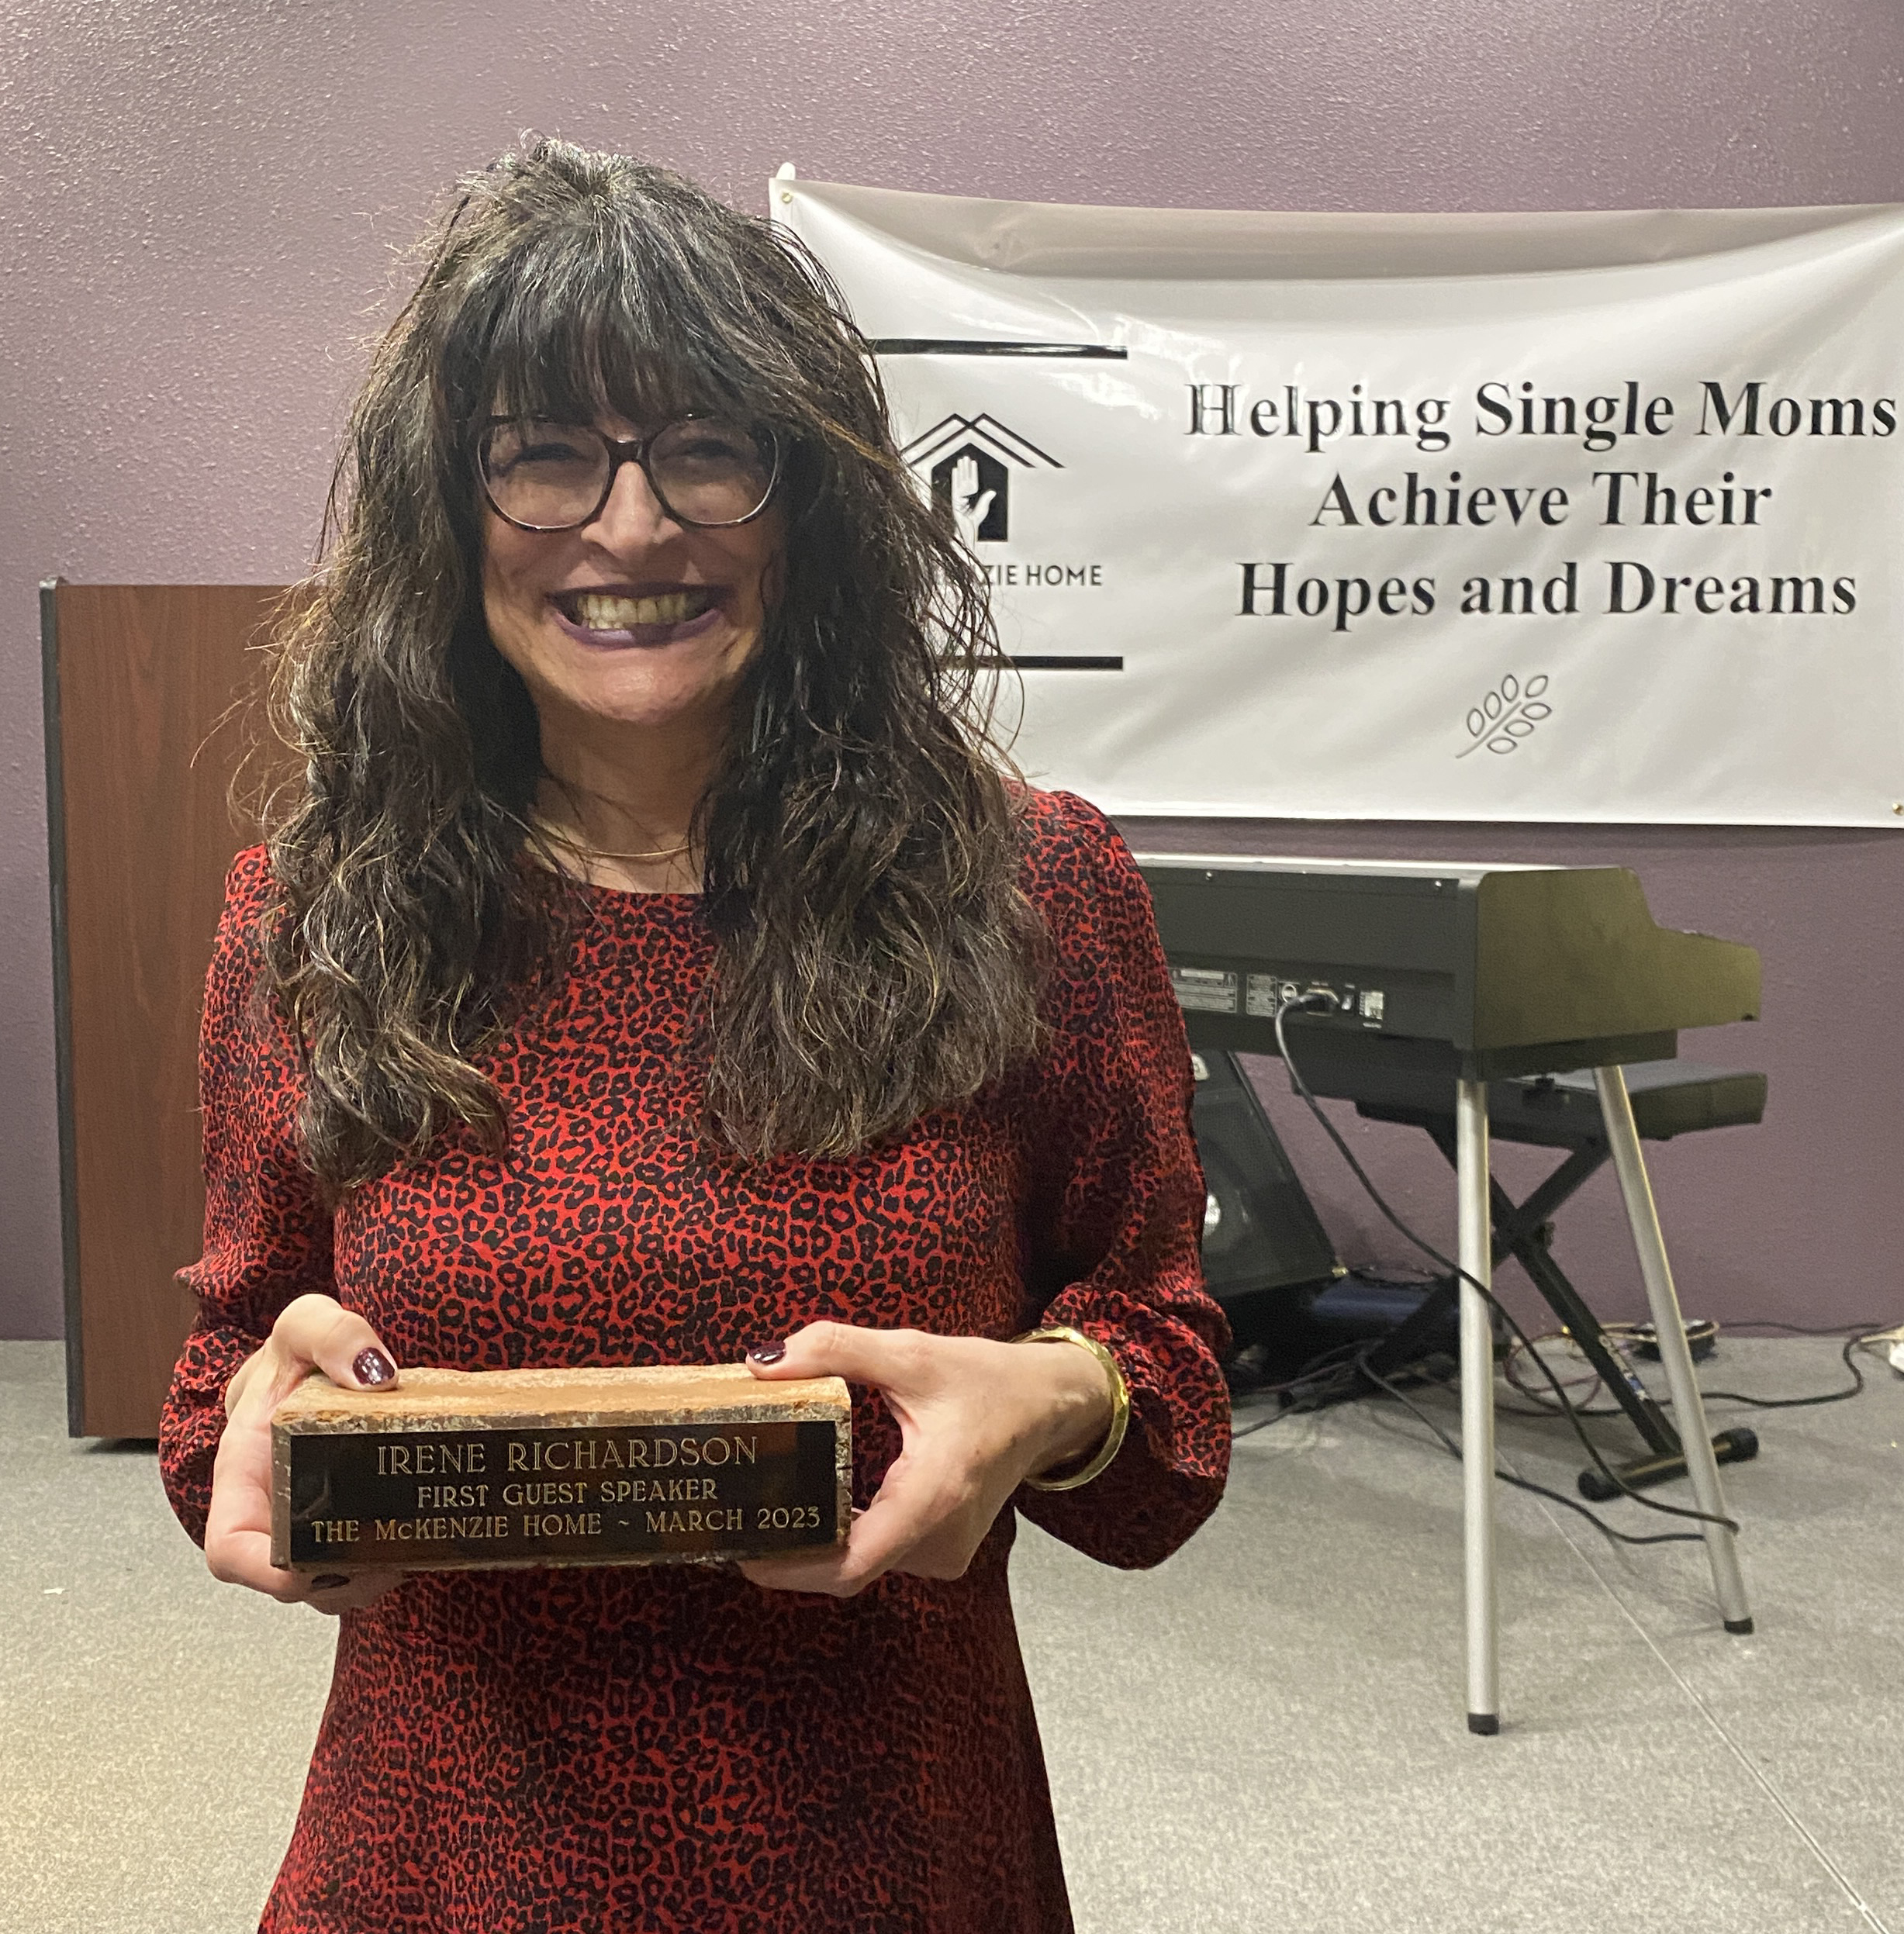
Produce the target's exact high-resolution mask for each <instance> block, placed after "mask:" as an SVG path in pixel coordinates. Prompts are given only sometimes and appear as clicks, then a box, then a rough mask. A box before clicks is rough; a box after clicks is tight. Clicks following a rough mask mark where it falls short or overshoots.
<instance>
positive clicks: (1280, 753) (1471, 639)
mask: <svg viewBox="0 0 1904 1934" xmlns="http://www.w3.org/2000/svg"><path fill="white" fill-rule="evenodd" d="M770 194H771V196H772V212H773V214H774V216H775V217H776V219H778V220H779V221H781V222H783V223H786V225H787V226H789V227H790V228H791V229H792V230H793V231H794V232H795V233H797V234H798V235H799V236H800V237H801V238H802V239H803V240H804V241H805V242H806V243H807V244H808V246H809V247H811V248H812V249H813V250H814V253H815V254H817V256H818V257H819V258H820V259H821V261H822V262H824V264H826V266H827V268H828V269H829V270H830V271H831V273H832V274H833V275H834V276H835V278H837V279H838V282H839V284H840V285H841V288H842V289H843V290H844V291H845V295H846V297H847V299H848V302H849V303H850V305H851V306H852V312H853V314H854V316H855V319H856V320H857V321H858V323H859V326H860V327H861V328H862V330H864V331H865V332H866V335H867V336H868V337H869V338H871V339H873V344H874V347H875V349H876V353H877V354H878V356H879V366H880V370H881V372H882V374H883V377H884V378H885V381H886V386H887V389H888V392H889V393H890V397H891V399H892V405H893V418H894V423H895V427H896V429H897V433H898V437H899V440H900V443H901V444H902V445H904V448H905V453H906V456H907V461H908V462H909V463H911V465H912V466H913V468H914V471H916V473H917V475H918V477H919V479H920V482H921V487H922V488H923V489H929V490H930V491H931V492H932V494H933V495H934V496H935V498H936V499H938V502H940V503H942V505H943V506H945V509H946V510H947V512H948V513H949V515H951V516H953V517H954V518H955V520H957V522H958V523H959V526H960V527H961V528H962V530H964V531H965V533H966V536H967V537H968V539H969V542H970V543H971V545H972V547H973V551H974V552H975V553H976V555H977V556H978V557H979V558H980V560H981V561H983V564H984V565H985V568H986V571H987V575H988V576H989V578H990V581H991V582H992V585H993V587H994V592H993V596H994V599H995V606H996V610H997V618H998V623H999V628H1000V637H1001V640H1002V642H1003V644H1004V649H1005V650H1006V651H1007V653H1009V654H1011V656H1012V658H1014V660H1015V661H1016V662H1017V663H1018V666H1019V667H1020V668H1021V672H1022V705H1023V718H1022V724H1021V729H1020V730H1019V734H1018V740H1017V743H1016V746H1015V748H1014V749H1015V751H1016V755H1017V756H1018V759H1019V761H1020V762H1021V764H1022V765H1023V766H1024V767H1025V769H1026V771H1027V772H1028V773H1030V774H1031V776H1032V777H1033V778H1035V779H1037V780H1038V781H1039V782H1042V783H1047V784H1055V785H1062V786H1069V787H1071V788H1073V789H1076V790H1077V791H1079V792H1081V793H1084V794H1085V795H1086V796H1088V797H1090V799H1092V800H1095V801H1096V802H1097V803H1098V804H1099V805H1101V806H1104V807H1105V808H1106V809H1107V810H1111V811H1113V812H1119V813H1209V814H1245V815H1258V814H1260V815H1289V816H1292V817H1325V818H1336V817H1344V818H1380V819H1517V820H1626V821H1660V822H1670V821H1680V822H1705V823H1729V824H1772V825H1840V826H1873V825H1893V826H1895V825H1900V824H1904V817H1900V816H1904V743H1901V741H1900V726H1901V724H1904V705H1901V704H1900V699H1901V697H1904V691H1901V687H1904V639H1901V638H1900V635H1899V621H1900V618H1904V599H1901V598H1900V591H1901V590H1904V541H1900V537H1901V535H1904V434H1900V432H1899V405H1898V402H1897V395H1898V392H1899V368H1898V365H1899V357H1900V356H1901V355H1904V208H1899V207H1869V208H1834V209H1741V210H1723V211H1712V212H1652V213H1633V214H1618V213H1615V214H1559V215H1556V214H1519V215H1443V216H1382V215H1288V214H1283V215H1275V214H1229V213H1222V212H1195V211H1177V210H1162V209H1116V208H1090V207H1077V208H1067V207H1057V206H1046V205H1039V204H1035V203H1021V202H987V201H976V200H966V199H957V198H953V197H948V196H941V195H908V194H900V193H896V192H888V191H885V190H880V189H873V188H851V187H842V186H838V185H828V184H822V183H815V182H808V181H797V180H793V179H792V178H782V179H776V181H773V182H772V185H771V188H770Z"/></svg>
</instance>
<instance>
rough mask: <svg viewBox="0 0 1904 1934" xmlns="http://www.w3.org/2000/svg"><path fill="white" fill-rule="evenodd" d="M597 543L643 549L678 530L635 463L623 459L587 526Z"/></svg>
mask: <svg viewBox="0 0 1904 1934" xmlns="http://www.w3.org/2000/svg"><path fill="white" fill-rule="evenodd" d="M587 530H588V534H589V536H590V537H593V538H594V539H595V540H596V542H597V543H599V544H602V545H603V546H604V547H606V548H607V549H609V550H611V551H628V550H630V549H637V550H639V549H645V548H646V547H648V546H649V545H651V544H659V543H662V542H664V541H665V540H666V539H668V538H669V537H674V536H676V535H677V534H679V531H680V530H681V526H680V525H679V524H678V523H676V521H675V520H674V519H673V517H672V516H670V515H669V511H668V509H667V506H665V504H663V503H662V501H661V499H659V498H658V496H655V486H654V485H652V484H651V483H650V482H648V472H647V471H644V469H643V468H641V465H639V464H638V463H633V462H629V463H624V464H623V465H620V468H618V469H617V471H616V472H615V479H614V482H613V483H612V484H611V485H610V486H609V492H608V500H607V502H605V503H604V504H603V506H602V507H601V509H600V510H599V511H598V512H596V516H595V520H594V522H593V523H591V524H589V526H588V527H587Z"/></svg>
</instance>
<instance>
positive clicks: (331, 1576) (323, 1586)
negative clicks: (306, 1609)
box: [311, 1571, 351, 1591]
mask: <svg viewBox="0 0 1904 1934" xmlns="http://www.w3.org/2000/svg"><path fill="white" fill-rule="evenodd" d="M350 1582H351V1581H350V1580H349V1579H348V1578H347V1577H345V1575H344V1573H342V1572H340V1571H327V1572H326V1573H324V1575H323V1577H321V1578H313V1580H311V1589H312V1590H313V1591H335V1590H337V1587H338V1586H340V1585H347V1584H348V1583H350Z"/></svg>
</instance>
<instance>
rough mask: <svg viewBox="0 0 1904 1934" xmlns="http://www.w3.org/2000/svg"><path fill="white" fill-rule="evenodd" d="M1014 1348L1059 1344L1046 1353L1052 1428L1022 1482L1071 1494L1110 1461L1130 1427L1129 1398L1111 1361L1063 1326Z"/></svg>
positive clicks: (1033, 1334) (1030, 1334) (1090, 1340)
mask: <svg viewBox="0 0 1904 1934" xmlns="http://www.w3.org/2000/svg"><path fill="white" fill-rule="evenodd" d="M1012 1342H1013V1345H1014V1347H1015V1346H1017V1345H1020V1344H1040V1345H1049V1344H1054V1343H1062V1344H1066V1345H1069V1346H1070V1347H1069V1348H1067V1349H1051V1350H1049V1351H1047V1352H1045V1353H1046V1354H1047V1355H1049V1358H1050V1359H1051V1362H1052V1371H1053V1372H1054V1373H1055V1374H1054V1377H1053V1383H1054V1387H1055V1390H1056V1395H1057V1402H1056V1406H1055V1407H1054V1410H1053V1413H1052V1427H1051V1429H1050V1432H1049V1434H1048V1435H1047V1438H1046V1441H1045V1444H1044V1445H1043V1446H1042V1449H1041V1452H1040V1455H1039V1456H1038V1458H1037V1459H1035V1461H1034V1463H1033V1464H1032V1466H1031V1471H1030V1473H1028V1475H1027V1476H1026V1479H1025V1482H1026V1483H1028V1484H1029V1485H1031V1487H1032V1488H1033V1489H1034V1490H1075V1489H1076V1487H1078V1486H1080V1485H1082V1484H1086V1483H1089V1482H1090V1480H1091V1479H1092V1478H1094V1477H1095V1476H1097V1474H1098V1473H1099V1472H1100V1471H1101V1470H1103V1469H1104V1468H1105V1467H1106V1466H1107V1465H1108V1464H1109V1463H1111V1460H1112V1459H1114V1457H1115V1456H1117V1454H1118V1449H1119V1448H1120V1447H1121V1445H1122V1444H1123V1442H1124V1434H1125V1428H1126V1427H1127V1426H1128V1423H1129V1421H1130V1394H1129V1391H1128V1389H1127V1387H1125V1381H1124V1375H1123V1373H1122V1371H1121V1370H1120V1369H1118V1364H1117V1359H1115V1358H1114V1357H1113V1356H1111V1352H1109V1351H1108V1350H1107V1349H1105V1348H1104V1345H1102V1344H1101V1343H1100V1342H1097V1339H1096V1338H1094V1337H1090V1336H1087V1335H1085V1334H1084V1333H1083V1331H1081V1330H1075V1329H1072V1328H1069V1327H1067V1326H1064V1325H1052V1326H1051V1327H1049V1328H1044V1329H1040V1330H1032V1331H1027V1332H1026V1333H1025V1335H1022V1336H1019V1337H1014V1338H1013V1339H1012Z"/></svg>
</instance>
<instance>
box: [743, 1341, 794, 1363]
mask: <svg viewBox="0 0 1904 1934" xmlns="http://www.w3.org/2000/svg"><path fill="white" fill-rule="evenodd" d="M783 1356H786V1345H785V1344H784V1343H756V1344H755V1345H754V1347H753V1348H752V1349H751V1350H749V1351H748V1352H747V1360H748V1362H750V1363H777V1362H779V1360H780V1359H781V1358H782V1357H783Z"/></svg>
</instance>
